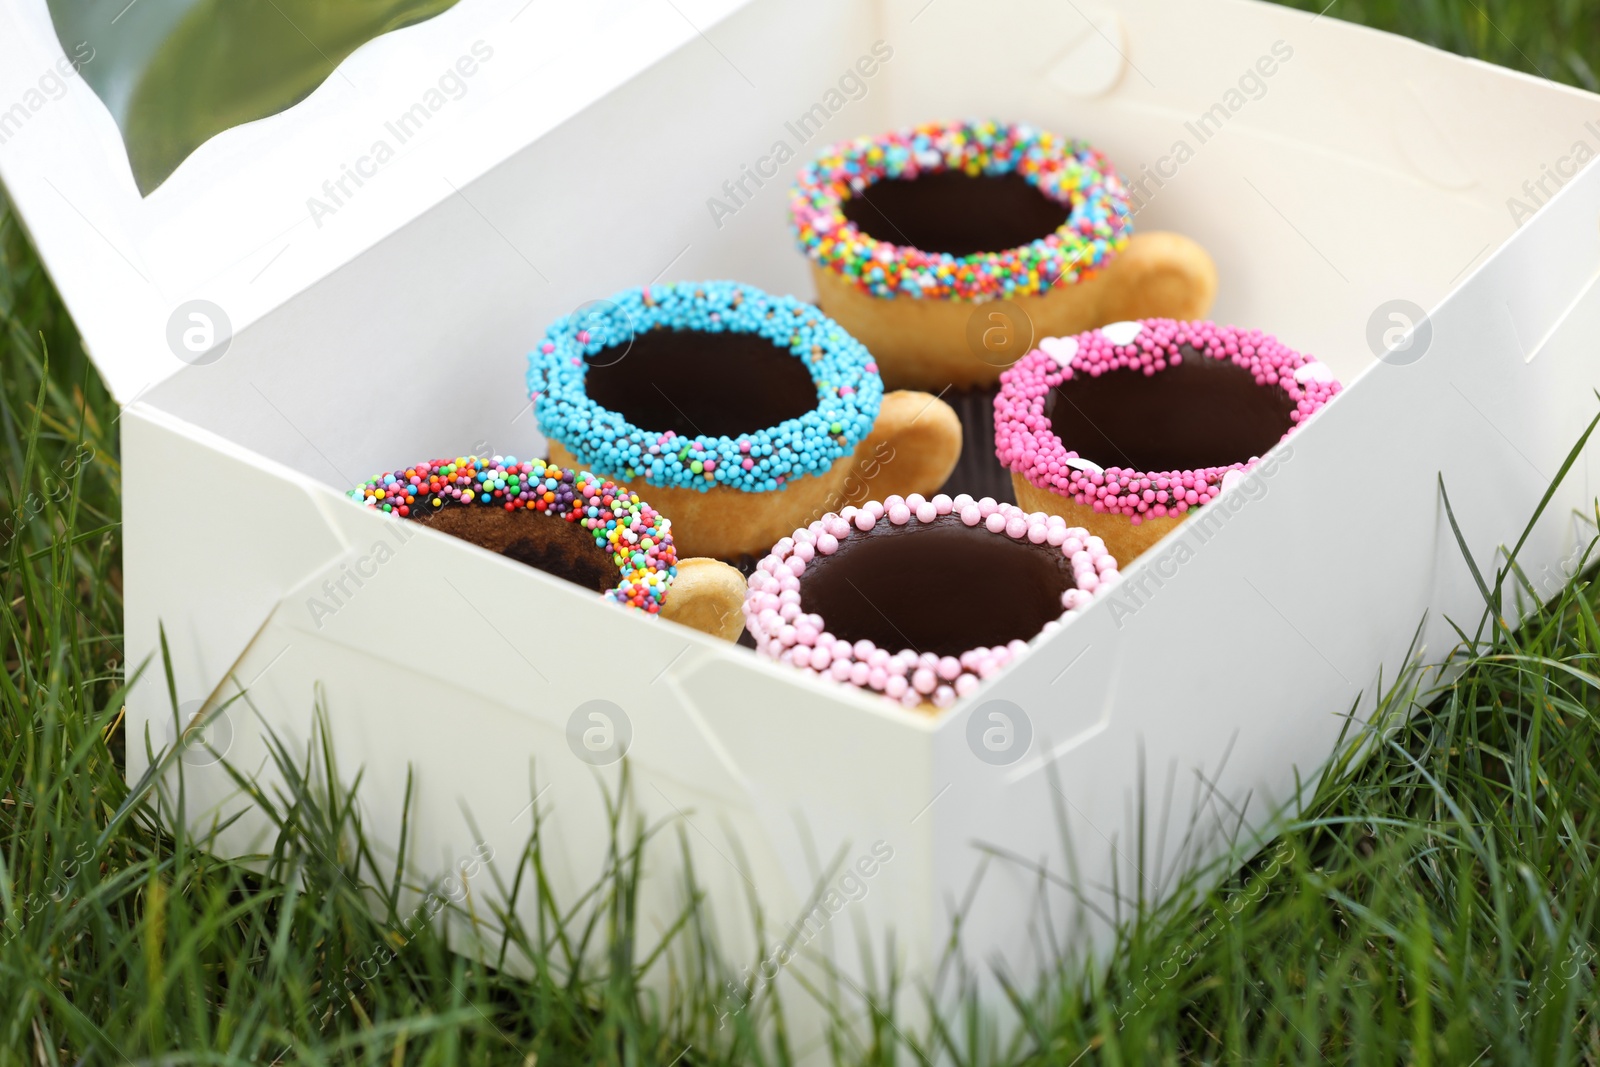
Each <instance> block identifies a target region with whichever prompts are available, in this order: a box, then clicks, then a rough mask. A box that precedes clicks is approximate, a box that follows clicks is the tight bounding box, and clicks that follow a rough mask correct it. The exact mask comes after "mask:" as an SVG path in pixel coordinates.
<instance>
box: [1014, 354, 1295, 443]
mask: <svg viewBox="0 0 1600 1067" xmlns="http://www.w3.org/2000/svg"><path fill="white" fill-rule="evenodd" d="M1182 354H1183V362H1182V363H1179V364H1178V365H1177V366H1175V367H1174V366H1169V367H1168V368H1167V369H1166V370H1162V371H1157V372H1156V373H1155V374H1153V375H1149V376H1146V375H1145V374H1144V373H1143V372H1141V371H1137V370H1130V369H1118V370H1114V371H1110V372H1108V373H1105V374H1102V375H1100V377H1098V378H1092V377H1090V376H1089V375H1087V374H1082V373H1079V374H1074V375H1073V377H1072V378H1071V379H1070V380H1068V381H1065V382H1062V383H1061V384H1060V385H1058V386H1056V387H1055V388H1054V389H1052V390H1051V391H1050V395H1049V397H1048V398H1047V399H1046V400H1045V407H1044V414H1045V417H1046V418H1048V419H1049V420H1050V427H1051V429H1053V430H1054V431H1055V434H1056V436H1057V437H1059V438H1061V443H1062V444H1063V445H1065V446H1066V448H1067V450H1068V451H1072V452H1076V453H1078V455H1080V456H1082V457H1083V458H1084V459H1087V460H1090V461H1092V462H1094V463H1098V464H1099V465H1100V466H1102V467H1128V468H1132V469H1134V470H1140V471H1179V470H1196V469H1199V468H1201V467H1225V466H1227V465H1228V464H1230V463H1243V462H1244V461H1245V460H1247V459H1249V458H1250V457H1252V456H1259V455H1262V454H1264V453H1265V452H1266V451H1267V450H1268V449H1269V448H1271V447H1272V446H1273V445H1275V444H1277V443H1278V441H1279V440H1280V439H1282V437H1283V435H1284V434H1286V433H1288V432H1289V429H1290V427H1292V426H1293V425H1294V423H1293V422H1292V421H1291V420H1290V418H1289V415H1290V413H1291V412H1293V411H1294V401H1293V400H1291V399H1289V396H1288V394H1286V393H1285V392H1284V391H1283V390H1282V389H1279V388H1278V387H1276V386H1264V385H1257V384H1256V381H1255V377H1254V376H1253V375H1252V374H1251V373H1250V371H1248V370H1247V369H1245V368H1244V367H1239V366H1236V365H1234V363H1233V362H1232V361H1231V360H1226V359H1212V358H1211V357H1209V356H1206V355H1202V354H1201V353H1198V352H1196V351H1195V350H1194V349H1193V348H1190V347H1189V346H1188V345H1185V346H1184V347H1183V349H1182Z"/></svg>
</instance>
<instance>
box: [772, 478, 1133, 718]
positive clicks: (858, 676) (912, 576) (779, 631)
mask: <svg viewBox="0 0 1600 1067" xmlns="http://www.w3.org/2000/svg"><path fill="white" fill-rule="evenodd" d="M991 539H996V540H991ZM845 567H849V568H851V569H848V570H847V569H845ZM974 572H976V576H974ZM1118 578H1119V575H1118V572H1117V561H1116V560H1115V559H1113V558H1112V557H1111V555H1110V554H1109V553H1108V552H1107V551H1106V548H1105V544H1104V543H1103V542H1102V541H1101V539H1100V538H1098V537H1094V536H1092V535H1091V534H1090V533H1089V532H1088V531H1087V530H1084V529H1082V528H1079V527H1070V526H1068V525H1067V524H1066V522H1065V521H1064V520H1063V519H1061V518H1060V517H1059V516H1056V515H1046V514H1044V513H1042V512H1035V513H1033V514H1029V513H1027V512H1024V511H1023V510H1022V509H1021V508H1018V507H1015V506H1014V505H1011V504H1000V503H996V502H995V501H994V500H992V499H990V498H988V497H985V498H984V499H982V500H974V499H972V497H970V496H967V495H966V494H962V495H961V496H958V497H955V498H951V497H948V496H945V495H944V494H942V493H941V494H940V495H938V496H935V497H933V498H932V499H931V500H930V499H925V498H923V497H922V496H919V495H917V494H912V495H911V496H908V497H905V498H901V497H898V496H891V497H888V498H886V499H884V500H883V501H882V502H881V503H880V502H878V501H870V502H868V503H867V504H864V505H862V506H861V507H859V508H857V507H846V508H844V509H842V510H841V511H839V512H838V513H837V514H834V513H831V512H830V513H829V514H827V515H824V516H823V517H822V518H821V519H818V520H817V521H816V522H813V523H811V524H810V525H809V526H807V527H805V528H804V529H799V530H796V531H795V532H794V534H793V536H790V537H785V538H783V539H782V540H781V541H779V542H778V543H777V544H776V545H775V546H773V549H772V553H771V554H770V555H768V556H767V557H766V558H764V559H763V560H761V562H760V564H758V566H757V569H756V572H755V573H754V574H753V575H752V576H751V577H750V581H749V590H748V592H747V594H746V597H745V604H744V614H745V625H746V627H747V628H748V630H749V631H750V633H751V634H752V635H753V636H754V637H755V639H756V647H757V649H758V651H759V652H760V653H761V654H762V655H765V656H768V657H771V658H772V659H776V660H779V661H780V662H783V663H788V664H791V665H792V666H795V667H797V668H800V669H802V670H806V671H810V672H812V673H814V674H820V675H823V676H824V677H827V678H831V679H833V680H834V681H837V682H843V683H847V684H850V685H854V686H858V687H860V688H863V689H868V690H871V691H873V692H876V693H881V694H883V695H884V696H885V697H887V698H888V699H891V700H894V701H898V702H899V703H900V704H902V705H904V706H906V707H916V706H918V705H920V704H923V703H930V704H932V705H933V706H934V707H939V708H947V707H949V706H950V705H951V704H953V703H955V701H956V699H957V698H958V697H963V696H967V695H968V694H970V693H972V692H973V691H974V690H975V689H977V687H978V684H979V682H980V681H981V680H983V679H985V678H989V677H991V676H992V675H993V674H994V673H995V672H996V671H998V670H1000V669H1001V668H1002V667H1004V666H1005V665H1006V664H1007V663H1009V662H1011V661H1012V660H1014V659H1016V658H1017V657H1018V656H1021V655H1023V654H1024V653H1025V652H1026V651H1027V650H1028V648H1029V642H1030V641H1031V640H1032V639H1033V638H1035V637H1037V636H1038V635H1040V634H1047V633H1050V632H1051V631H1053V630H1055V629H1056V628H1057V627H1058V626H1059V625H1060V622H1061V620H1062V619H1063V618H1065V617H1066V616H1069V615H1071V614H1072V613H1074V612H1076V611H1080V610H1082V609H1083V608H1084V607H1086V606H1088V604H1089V603H1091V602H1092V600H1093V599H1094V597H1095V596H1096V595H1098V594H1099V593H1100V592H1102V591H1104V590H1106V589H1108V588H1110V587H1111V586H1112V585H1113V584H1114V583H1115V582H1116V581H1117V580H1118ZM874 583H876V584H874ZM841 594H842V595H841ZM819 608H823V609H825V610H826V611H827V613H828V615H829V617H827V618H825V617H824V615H823V614H820V613H819V612H818V609H819ZM1007 628H1009V629H1007ZM868 632H877V633H879V634H887V635H888V636H887V637H886V638H884V639H881V640H878V641H874V640H872V639H871V638H870V637H868V636H864V635H865V634H866V633H868ZM1008 632H1009V633H1011V634H1013V635H1015V636H1011V637H1010V638H1009V639H1003V638H1004V637H1005V635H1006V633H1008ZM975 634H989V635H991V640H990V642H989V643H986V644H976V645H968V644H966V643H965V642H966V641H968V640H969V639H970V638H971V637H972V635H975ZM852 637H854V639H853V640H852ZM913 642H915V643H916V644H917V645H919V646H920V649H919V648H918V647H908V646H911V645H912V643H913Z"/></svg>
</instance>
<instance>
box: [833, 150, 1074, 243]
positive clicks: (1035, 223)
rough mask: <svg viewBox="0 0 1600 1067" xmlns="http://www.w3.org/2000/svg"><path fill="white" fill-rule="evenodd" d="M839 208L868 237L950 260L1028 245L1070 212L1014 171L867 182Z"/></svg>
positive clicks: (951, 173) (1052, 230)
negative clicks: (976, 253) (947, 254)
mask: <svg viewBox="0 0 1600 1067" xmlns="http://www.w3.org/2000/svg"><path fill="white" fill-rule="evenodd" d="M840 210H841V211H843V212H844V217H845V218H846V219H848V220H849V221H851V222H853V223H855V225H856V228H857V229H858V230H860V231H861V232H862V233H864V234H866V235H867V236H869V237H876V238H877V239H878V240H880V241H888V242H890V243H892V244H897V245H910V246H911V247H913V248H919V249H921V250H922V251H924V252H946V253H949V254H950V255H952V256H967V255H971V254H972V253H974V252H1004V251H1006V250H1007V249H1011V248H1018V247H1020V246H1022V245H1025V244H1030V243H1031V242H1033V241H1037V240H1039V239H1040V238H1042V237H1048V236H1050V235H1051V234H1052V233H1055V232H1056V230H1058V229H1060V227H1061V224H1062V223H1064V222H1066V221H1067V215H1068V214H1069V212H1068V208H1067V205H1065V204H1062V203H1058V202H1057V201H1055V200H1052V199H1050V198H1049V197H1048V196H1045V195H1044V194H1043V193H1041V192H1040V191H1039V188H1038V186H1036V185H1034V184H1033V183H1032V182H1030V181H1029V180H1028V179H1026V178H1024V177H1023V176H1022V175H1020V174H1017V173H1015V172H1012V173H1009V174H980V175H976V176H973V175H968V174H965V173H963V172H961V171H954V170H944V171H935V172H934V173H931V174H923V175H920V176H918V177H916V178H910V179H905V178H899V179H897V178H886V179H884V180H882V181H879V182H874V183H873V184H872V185H869V186H867V188H866V189H865V190H863V191H862V192H860V193H857V194H856V195H855V196H852V197H850V198H849V199H848V200H846V201H845V202H844V203H843V204H842V205H840Z"/></svg>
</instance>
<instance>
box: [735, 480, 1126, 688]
mask: <svg viewBox="0 0 1600 1067" xmlns="http://www.w3.org/2000/svg"><path fill="white" fill-rule="evenodd" d="M847 513H848V514H847ZM864 515H865V516H869V517H870V519H871V521H867V522H865V524H863V520H862V516H864ZM951 515H954V516H958V517H959V521H960V522H962V523H964V524H965V525H967V526H974V527H975V526H983V527H984V528H985V529H987V530H989V531H990V532H992V533H994V534H997V535H999V536H1005V537H1010V538H1012V539H1013V540H1027V541H1030V542H1032V543H1033V544H1046V543H1047V544H1049V545H1051V546H1052V547H1055V548H1059V549H1060V550H1061V553H1062V555H1064V556H1065V557H1066V558H1067V560H1068V561H1069V564H1070V566H1071V568H1072V580H1073V588H1071V589H1068V590H1066V591H1065V592H1063V593H1062V594H1061V609H1062V610H1061V618H1060V619H1056V620H1051V621H1050V622H1047V623H1045V626H1044V629H1043V630H1042V631H1040V632H1041V634H1046V633H1049V632H1051V631H1053V630H1055V629H1056V628H1057V627H1058V626H1059V625H1060V622H1061V619H1066V618H1067V617H1068V616H1070V615H1072V614H1073V613H1074V612H1077V611H1081V610H1082V609H1083V608H1085V607H1087V606H1088V605H1089V604H1090V603H1091V602H1092V601H1093V600H1094V598H1095V596H1097V595H1099V594H1100V593H1102V592H1104V591H1105V590H1107V589H1109V588H1110V587H1111V586H1112V585H1114V584H1115V583H1116V582H1117V581H1118V580H1119V578H1120V575H1119V574H1118V571H1117V561H1116V560H1115V559H1113V558H1112V557H1111V555H1110V553H1108V552H1107V551H1106V546H1105V542H1104V541H1102V540H1101V539H1100V538H1098V537H1095V536H1093V535H1092V534H1090V533H1089V531H1088V530H1085V529H1083V528H1082V527H1081V526H1068V525H1067V524H1066V520H1065V519H1063V518H1061V516H1059V515H1046V514H1044V513H1043V512H1035V513H1034V514H1031V515H1030V514H1028V513H1027V512H1025V511H1023V510H1022V509H1021V508H1019V507H1017V506H1016V505H1014V504H1001V503H996V502H995V501H994V500H993V499H991V498H989V497H984V498H983V499H982V500H974V499H972V497H970V496H968V495H967V494H966V493H962V494H961V495H960V496H958V497H956V498H955V499H953V500H952V499H951V498H950V497H947V496H945V495H944V494H942V493H941V494H940V495H938V496H936V497H934V498H933V499H932V500H924V499H923V498H922V497H920V496H917V495H913V496H911V497H908V498H905V499H902V498H901V497H898V496H891V497H888V498H886V499H885V500H884V501H883V502H882V503H879V502H878V501H871V502H870V503H867V504H864V505H862V506H861V507H859V508H845V509H844V510H843V511H841V512H839V513H838V514H835V513H832V512H830V513H828V514H827V515H824V516H823V517H822V518H820V519H818V520H817V521H816V522H813V523H812V524H811V525H809V526H806V527H803V528H802V529H798V530H796V531H795V532H794V534H793V535H792V536H790V537H785V538H784V539H783V540H781V541H779V542H778V543H777V544H776V545H774V546H773V549H772V553H771V554H770V555H768V556H767V557H765V558H764V559H762V560H761V562H760V563H758V564H757V565H756V570H755V573H754V574H752V575H751V576H750V582H749V586H748V588H747V591H746V593H745V601H744V618H745V627H746V628H747V629H748V630H749V631H750V634H751V635H752V636H753V637H754V638H755V640H756V650H757V651H758V652H759V653H760V654H762V655H764V656H767V657H770V658H771V659H775V660H778V661H780V662H783V663H788V664H791V665H793V666H795V667H798V668H800V669H802V670H808V671H811V672H812V673H814V674H819V675H822V676H824V677H828V678H832V679H834V680H835V681H840V682H846V683H848V684H850V685H854V686H857V687H859V688H863V689H869V690H872V691H874V692H878V693H882V694H883V695H884V696H885V697H887V698H889V699H890V700H894V701H897V702H899V703H901V704H903V705H905V706H906V707H916V706H917V705H918V704H921V703H923V702H924V701H927V702H930V703H932V704H933V705H934V706H935V707H940V708H945V707H949V706H950V705H951V704H953V703H955V701H956V698H957V697H961V696H966V695H967V694H968V693H971V692H972V691H973V690H974V689H976V688H977V687H978V683H979V682H980V681H981V680H983V679H985V678H989V677H991V676H993V675H994V673H995V672H996V671H998V670H999V669H1000V668H1002V667H1004V666H1005V665H1006V664H1007V663H1010V662H1011V661H1012V660H1014V659H1016V658H1017V657H1018V656H1021V655H1022V654H1023V653H1025V652H1026V651H1027V650H1028V648H1029V643H1028V642H1026V641H1021V640H1016V641H1012V642H1010V643H1009V644H1005V645H996V646H994V647H993V648H973V649H968V650H967V651H965V652H963V653H961V655H960V656H942V657H941V656H937V655H935V654H933V653H931V652H923V653H918V652H917V651H916V650H915V649H909V648H906V649H900V650H899V651H891V650H889V649H885V648H878V647H876V646H875V645H873V643H872V642H871V641H868V640H865V639H862V640H860V641H856V642H855V643H854V644H851V643H849V642H846V641H842V640H840V639H839V638H837V637H835V636H834V635H833V634H832V633H830V632H829V631H828V625H827V621H826V620H825V619H823V618H822V616H820V615H816V614H809V613H807V612H806V610H805V603H804V600H803V596H804V594H803V593H802V592H801V588H800V578H801V576H802V575H803V574H805V570H806V567H807V566H808V565H809V564H810V563H811V562H812V561H813V560H814V559H815V558H816V556H817V555H822V556H831V555H833V554H834V553H835V552H842V551H848V550H849V545H850V544H851V543H852V542H854V541H859V540H860V539H861V538H862V537H865V536H867V533H866V531H869V530H871V529H872V528H873V526H874V525H875V524H876V522H877V521H880V520H881V519H882V518H887V519H888V521H889V522H891V523H894V524H895V525H896V526H908V525H909V526H911V527H912V528H917V527H918V526H919V525H920V526H921V527H922V528H928V527H929V526H930V524H934V523H939V522H940V521H941V520H943V521H944V522H946V523H948V521H949V520H948V519H946V516H951ZM929 580H930V581H937V580H939V577H938V576H937V575H930V576H929Z"/></svg>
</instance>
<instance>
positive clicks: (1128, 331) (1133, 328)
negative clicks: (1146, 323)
mask: <svg viewBox="0 0 1600 1067" xmlns="http://www.w3.org/2000/svg"><path fill="white" fill-rule="evenodd" d="M1143 329H1144V327H1143V326H1142V325H1140V324H1139V323H1137V322H1132V321H1128V322H1113V323H1110V324H1109V325H1106V326H1102V327H1100V336H1102V337H1104V338H1105V339H1106V340H1107V341H1110V342H1111V343H1112V344H1114V345H1131V344H1133V339H1134V338H1135V337H1138V336H1139V334H1140V332H1141V331H1142V330H1143Z"/></svg>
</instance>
